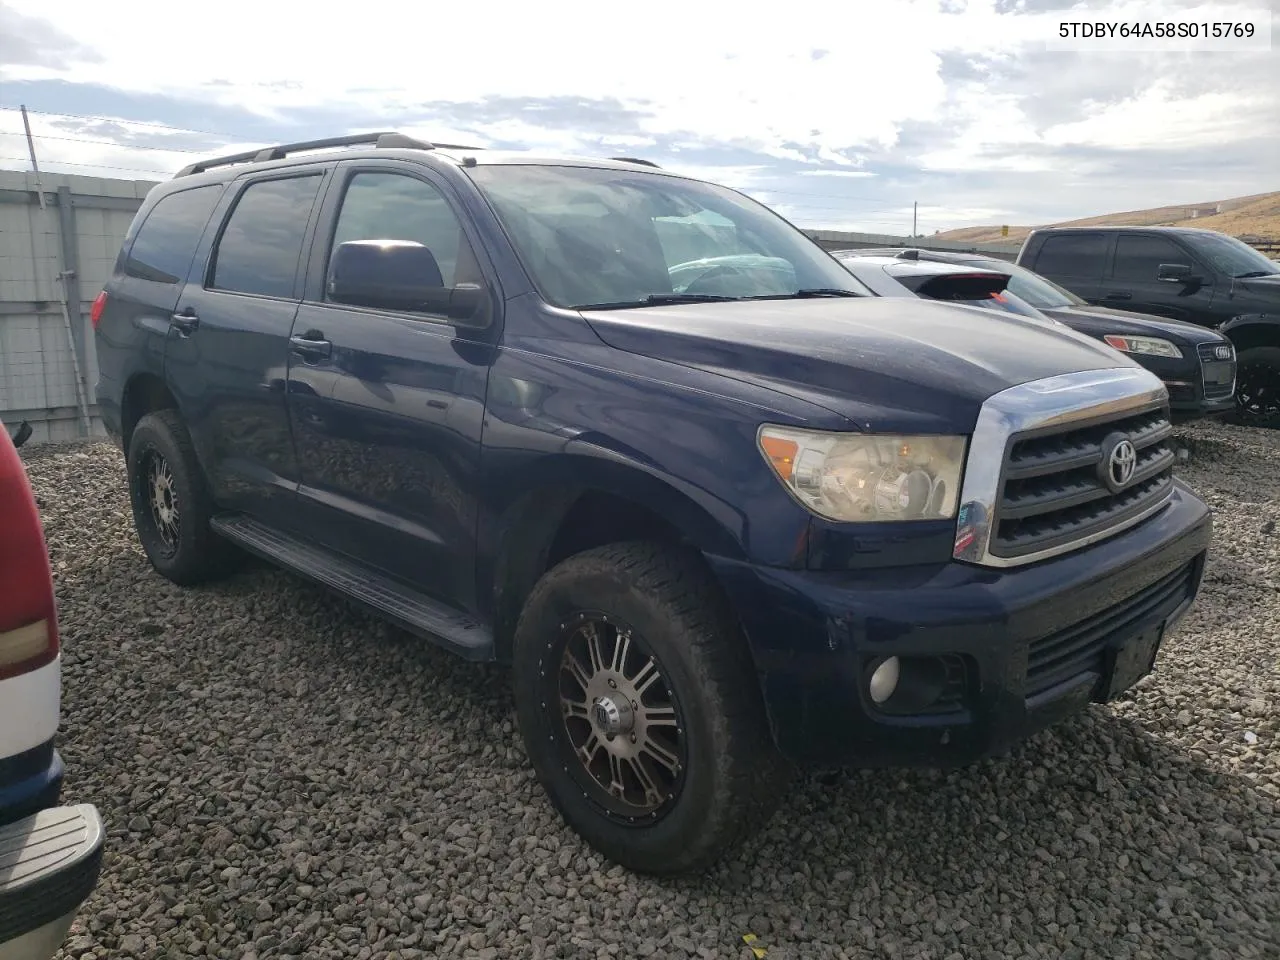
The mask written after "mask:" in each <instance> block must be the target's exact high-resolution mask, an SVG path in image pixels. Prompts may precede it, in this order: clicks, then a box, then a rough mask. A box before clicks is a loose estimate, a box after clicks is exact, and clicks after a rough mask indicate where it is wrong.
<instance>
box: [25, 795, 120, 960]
mask: <svg viewBox="0 0 1280 960" xmlns="http://www.w3.org/2000/svg"><path fill="white" fill-rule="evenodd" d="M104 836H105V832H104V830H103V827H102V819H101V817H99V815H98V811H97V808H95V807H94V806H92V805H91V804H80V805H78V806H67V807H53V808H51V809H48V810H41V811H40V812H39V813H36V814H33V815H31V816H29V817H27V818H26V819H24V820H19V821H17V822H16V823H11V824H9V825H8V826H6V827H3V828H0V960H48V958H50V957H52V956H53V955H54V954H55V953H56V952H57V951H58V949H59V947H61V946H62V941H63V940H64V939H65V938H66V936H67V931H68V930H70V928H71V923H72V921H73V920H74V919H75V916H76V913H77V912H78V911H79V909H80V907H81V905H82V904H83V903H84V901H85V900H86V899H87V898H88V896H89V894H90V893H92V892H93V888H94V887H95V886H97V883H98V874H99V872H100V871H101V869H102V850H103V840H104Z"/></svg>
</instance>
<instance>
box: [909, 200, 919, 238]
mask: <svg viewBox="0 0 1280 960" xmlns="http://www.w3.org/2000/svg"><path fill="white" fill-rule="evenodd" d="M919 206H920V201H918V200H912V201H911V236H912V238H913V239H914V238H915V235H916V211H917V209H918V208H919Z"/></svg>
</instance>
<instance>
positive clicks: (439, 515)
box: [289, 161, 494, 608]
mask: <svg viewBox="0 0 1280 960" xmlns="http://www.w3.org/2000/svg"><path fill="white" fill-rule="evenodd" d="M338 176H339V180H338V182H335V184H334V188H333V190H331V191H330V193H331V195H332V196H331V198H330V200H329V201H326V203H325V213H324V216H323V222H324V223H325V224H328V225H331V226H329V227H328V228H327V229H326V231H325V234H324V235H320V234H317V236H316V240H315V244H314V249H313V253H312V260H311V263H312V271H311V272H312V274H313V277H312V278H311V280H309V283H308V297H307V298H306V300H305V301H304V303H303V304H302V306H301V308H300V309H299V311H298V315H297V318H296V319H295V321H294V324H293V337H292V341H291V342H292V352H291V355H290V357H289V411H290V422H291V424H292V427H293V435H294V440H295V444H296V449H297V451H298V458H299V469H300V472H301V486H300V488H299V493H300V503H301V505H302V507H303V509H304V510H306V511H307V512H308V515H309V517H310V521H309V523H308V527H309V530H310V531H311V535H312V536H313V537H314V538H315V539H316V540H317V541H318V542H320V543H321V544H322V545H324V546H326V547H328V548H330V549H332V550H335V551H338V552H340V553H343V554H346V555H347V556H350V557H353V558H355V559H357V560H360V561H362V562H364V563H366V564H369V565H372V566H375V567H377V568H379V569H381V570H383V571H384V572H386V573H389V574H391V575H392V576H394V577H397V578H400V579H402V580H404V581H406V582H408V583H411V584H413V585H414V586H416V587H418V588H419V589H421V590H423V591H425V592H427V593H429V594H431V595H433V596H435V597H436V598H437V599H439V600H443V601H445V602H447V603H451V604H454V605H455V606H459V607H464V608H467V607H471V606H472V604H473V600H474V592H475V537H476V509H477V506H476V505H477V501H478V490H477V482H478V476H479V464H480V433H481V425H482V422H483V418H484V400H485V389H486V384H487V383H488V373H489V365H490V363H491V362H492V358H493V351H494V348H493V346H492V345H491V344H490V343H487V342H484V341H483V340H477V339H476V338H475V337H474V336H473V335H470V334H468V333H467V332H465V331H463V330H460V329H458V328H456V327H454V326H453V325H451V324H450V323H449V322H448V321H447V320H446V318H445V317H444V316H443V315H433V314H430V313H426V312H407V311H393V310H386V309H377V308H371V307H355V306H351V305H348V304H344V303H335V302H332V301H330V300H329V299H328V297H327V293H326V290H327V286H326V284H325V282H324V280H325V278H327V277H328V276H329V262H330V259H331V257H332V252H333V250H334V249H336V247H337V246H338V244H340V243H343V242H345V241H351V240H408V241H413V242H416V243H420V244H422V245H423V246H425V247H426V248H427V249H428V250H429V251H430V254H431V256H432V257H433V258H434V260H435V262H436V265H437V266H438V268H439V276H438V277H434V278H432V279H431V280H429V281H428V280H425V279H424V280H423V282H424V283H431V284H433V285H439V286H442V287H453V286H456V285H457V284H460V283H466V282H476V283H479V284H481V285H485V279H484V275H483V272H482V270H481V268H480V266H479V264H478V262H477V260H476V257H475V254H474V252H473V251H474V250H475V249H477V244H475V242H474V240H473V238H470V237H469V234H468V232H467V230H466V229H464V227H463V222H462V220H461V219H460V218H459V217H458V216H457V214H456V212H455V210H456V207H455V206H454V204H453V203H452V202H451V200H450V199H449V198H448V195H447V193H446V192H445V191H446V190H447V187H445V186H444V185H442V184H440V183H437V182H436V181H434V180H433V179H431V178H430V175H429V174H428V173H426V172H425V171H423V172H420V169H419V168H417V167H411V168H410V167H405V166H403V165H394V164H388V163H386V162H381V163H380V162H377V161H368V162H361V161H352V162H350V163H349V164H344V165H342V166H341V167H340V172H339V175H338Z"/></svg>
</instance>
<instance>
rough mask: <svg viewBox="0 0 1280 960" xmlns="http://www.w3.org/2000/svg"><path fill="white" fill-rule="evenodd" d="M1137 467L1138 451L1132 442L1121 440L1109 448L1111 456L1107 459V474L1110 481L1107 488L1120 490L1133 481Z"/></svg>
mask: <svg viewBox="0 0 1280 960" xmlns="http://www.w3.org/2000/svg"><path fill="white" fill-rule="evenodd" d="M1137 465H1138V451H1137V450H1136V449H1135V448H1134V446H1133V441H1132V440H1127V439H1126V440H1121V441H1120V442H1119V443H1117V444H1116V445H1115V446H1114V447H1112V448H1111V456H1110V457H1108V458H1107V474H1108V475H1109V478H1110V480H1111V483H1110V484H1109V486H1111V487H1112V489H1114V490H1122V489H1124V488H1125V487H1127V486H1128V485H1129V481H1130V480H1132V479H1133V470H1134V467H1136V466H1137Z"/></svg>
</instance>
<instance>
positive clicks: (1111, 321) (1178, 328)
mask: <svg viewBox="0 0 1280 960" xmlns="http://www.w3.org/2000/svg"><path fill="white" fill-rule="evenodd" d="M1040 312H1041V313H1044V314H1047V315H1048V316H1050V317H1053V318H1054V319H1055V320H1061V321H1062V322H1063V323H1066V324H1070V325H1073V326H1075V328H1076V329H1077V330H1080V331H1081V332H1084V333H1088V334H1090V335H1092V336H1098V337H1101V336H1105V335H1106V334H1108V333H1120V334H1124V333H1132V334H1134V335H1135V336H1141V335H1143V334H1146V335H1147V336H1166V337H1173V338H1174V339H1175V340H1178V341H1181V342H1187V343H1205V342H1208V341H1212V342H1214V343H1217V342H1219V341H1221V340H1223V339H1225V338H1224V337H1223V336H1222V334H1220V333H1215V332H1214V331H1213V330H1211V329H1209V328H1208V327H1201V326H1197V325H1196V324H1194V323H1188V322H1186V321H1185V320H1170V319H1168V318H1167V317H1156V316H1152V315H1151V314H1149V313H1135V312H1134V311H1132V310H1116V309H1113V308H1112V307H1095V306H1084V307H1052V308H1048V309H1046V308H1044V307H1041V308H1040Z"/></svg>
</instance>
